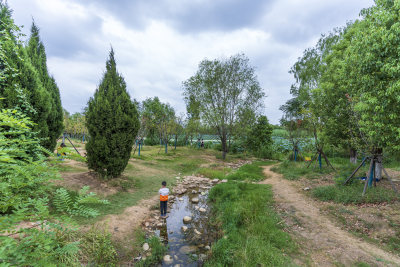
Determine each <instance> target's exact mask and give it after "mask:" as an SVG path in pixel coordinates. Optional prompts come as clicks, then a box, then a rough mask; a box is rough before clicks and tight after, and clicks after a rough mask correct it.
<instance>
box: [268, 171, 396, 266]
mask: <svg viewBox="0 0 400 267" xmlns="http://www.w3.org/2000/svg"><path fill="white" fill-rule="evenodd" d="M271 167H272V166H266V167H265V169H264V173H265V175H266V176H267V177H268V179H266V180H264V181H262V182H260V183H261V184H270V185H271V186H272V190H273V192H274V198H275V201H276V205H277V208H278V210H279V211H280V212H281V213H282V214H283V218H284V220H285V223H286V225H287V226H288V227H287V231H288V232H290V233H291V234H292V235H293V237H294V238H295V239H296V240H297V241H298V242H299V243H300V250H301V251H302V252H303V253H304V254H305V255H307V256H308V258H309V261H307V260H304V259H299V260H298V261H300V262H298V263H299V264H301V265H310V266H337V265H340V264H342V265H345V266H351V265H352V264H354V263H357V262H364V263H368V264H370V265H371V266H400V257H398V256H397V255H395V254H392V253H390V252H387V251H384V250H382V249H381V248H379V247H377V246H376V245H373V244H371V243H368V242H366V241H364V240H363V239H360V238H357V237H355V236H354V235H352V234H351V233H349V232H347V231H346V230H343V229H341V228H340V227H339V226H338V225H337V224H336V223H335V222H334V221H333V220H332V218H331V217H330V216H328V215H325V214H324V210H326V209H327V206H328V204H326V203H321V202H318V201H316V200H313V199H311V198H310V197H308V196H306V195H305V194H304V191H303V188H304V187H302V185H301V183H299V182H295V181H288V180H285V179H284V178H283V177H282V176H281V175H280V174H277V173H274V172H272V171H271V170H270V169H271Z"/></svg>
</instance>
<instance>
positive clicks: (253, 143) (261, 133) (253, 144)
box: [246, 116, 272, 154]
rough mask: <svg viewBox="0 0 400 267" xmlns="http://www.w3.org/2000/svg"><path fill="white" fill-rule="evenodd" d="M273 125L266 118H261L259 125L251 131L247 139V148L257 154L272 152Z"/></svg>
mask: <svg viewBox="0 0 400 267" xmlns="http://www.w3.org/2000/svg"><path fill="white" fill-rule="evenodd" d="M271 136H272V125H271V124H269V122H268V118H267V117H266V116H259V117H258V119H257V123H256V124H255V125H254V127H253V128H252V129H251V130H250V132H249V134H248V137H247V140H246V141H247V142H246V143H247V146H248V147H249V148H250V149H251V150H252V151H253V152H255V153H256V154H257V153H258V154H259V152H260V151H263V150H264V151H265V150H270V148H271V145H272V138H271Z"/></svg>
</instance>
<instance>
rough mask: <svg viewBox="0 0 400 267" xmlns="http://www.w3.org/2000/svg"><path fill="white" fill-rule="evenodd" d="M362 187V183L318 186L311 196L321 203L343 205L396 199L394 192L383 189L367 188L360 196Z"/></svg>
mask: <svg viewBox="0 0 400 267" xmlns="http://www.w3.org/2000/svg"><path fill="white" fill-rule="evenodd" d="M363 187H364V183H353V184H351V185H347V186H344V185H339V184H335V185H327V186H320V187H317V188H315V189H313V190H312V196H313V197H315V198H317V199H319V200H322V201H333V202H336V203H343V204H362V203H382V202H392V201H394V200H396V199H398V197H397V196H396V193H395V192H394V191H392V190H388V189H385V188H383V187H371V188H368V189H367V192H366V194H365V196H362V192H363Z"/></svg>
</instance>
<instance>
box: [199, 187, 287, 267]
mask: <svg viewBox="0 0 400 267" xmlns="http://www.w3.org/2000/svg"><path fill="white" fill-rule="evenodd" d="M272 196H273V194H272V191H271V187H270V186H269V185H256V184H248V183H232V182H228V183H224V184H219V185H216V186H214V187H213V188H212V189H211V191H210V194H209V200H210V201H211V202H212V204H213V205H212V219H213V221H216V223H219V224H220V225H221V226H222V231H223V233H224V236H225V238H221V239H219V240H218V241H217V242H216V243H215V244H213V246H212V254H211V258H210V259H209V260H208V261H207V262H206V266H258V265H260V266H264V265H268V266H291V265H293V263H292V262H291V260H290V258H289V257H288V256H287V254H288V253H292V252H294V251H295V244H294V242H293V241H292V240H291V238H290V236H289V234H287V233H285V232H284V231H283V229H282V228H281V226H279V223H280V219H279V217H278V216H277V214H276V213H275V211H274V210H273V208H272V206H273V199H272Z"/></svg>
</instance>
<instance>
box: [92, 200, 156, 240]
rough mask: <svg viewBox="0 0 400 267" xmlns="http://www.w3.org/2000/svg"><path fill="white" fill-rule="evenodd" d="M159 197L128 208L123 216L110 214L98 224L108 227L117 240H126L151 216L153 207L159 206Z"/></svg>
mask: <svg viewBox="0 0 400 267" xmlns="http://www.w3.org/2000/svg"><path fill="white" fill-rule="evenodd" d="M158 198H159V196H158V195H156V196H154V197H152V198H148V199H143V200H141V201H140V202H139V203H138V204H137V205H134V206H131V207H127V208H126V209H125V210H124V211H123V212H122V213H121V214H110V215H107V216H106V217H104V218H103V219H102V220H101V221H99V222H97V224H100V225H102V224H104V225H106V226H107V227H108V229H109V231H110V233H112V235H113V238H114V239H115V240H123V239H126V238H127V237H128V236H129V235H130V234H131V233H132V232H133V231H134V230H135V229H137V228H138V227H140V225H141V223H142V222H143V221H144V219H146V218H147V217H148V216H149V215H150V214H151V207H152V206H154V205H155V204H157V203H158V202H157V200H158Z"/></svg>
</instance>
